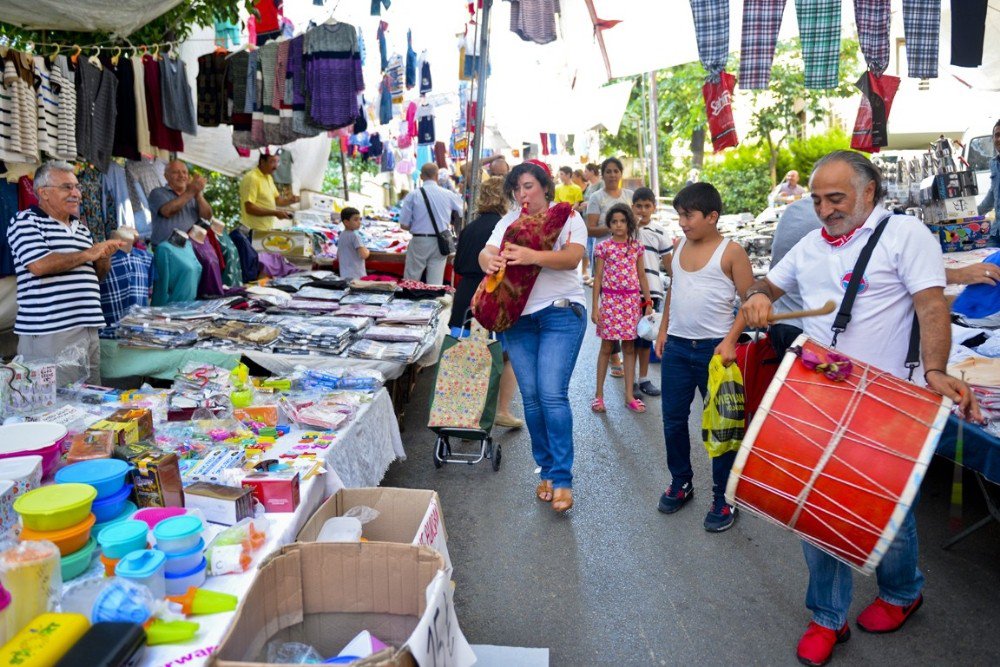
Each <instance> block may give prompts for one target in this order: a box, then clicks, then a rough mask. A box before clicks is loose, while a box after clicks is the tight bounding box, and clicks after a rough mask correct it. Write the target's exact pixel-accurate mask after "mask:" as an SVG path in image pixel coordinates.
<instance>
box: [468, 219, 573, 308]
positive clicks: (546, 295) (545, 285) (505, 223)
mask: <svg viewBox="0 0 1000 667" xmlns="http://www.w3.org/2000/svg"><path fill="white" fill-rule="evenodd" d="M551 206H554V204H550V207H551ZM519 217H521V212H520V210H514V211H511V212H510V213H508V214H507V215H505V216H504V217H502V218H500V222H498V223H497V226H496V227H494V228H493V234H491V235H490V239H489V240H488V241H487V242H486V245H491V246H493V247H494V248H499V247H500V244H501V243H503V235H504V234H505V233H506V232H507V228H508V227H510V226H511V224H512V223H513V222H514V221H515V220H517V219H518V218H519ZM567 243H576V244H577V245H580V246H581V247H584V248H586V244H587V225H585V224H584V222H583V218H581V217H580V214H579V213H576V212H574V213H573V214H572V215H571V216H570V217H569V219H568V220H566V224H565V225H564V226H563V229H562V231H561V232H560V233H559V236H558V238H556V243H555V245H554V246H553V247H552V249H553V250H560V249H561V248H562V247H563V246H564V245H566V244H567ZM556 299H569V300H570V301H575V302H576V303H579V304H581V305H586V303H587V302H586V300H585V299H584V298H583V280H582V277H581V275H580V272H579V271H577V270H576V268H575V267H574V268H572V269H569V270H567V271H561V270H557V269H547V268H542V270H541V272H540V273H539V274H538V278H537V279H536V280H535V285H534V287H532V288H531V294H530V295H529V296H528V303H527V304H525V306H524V311H523V312H522V315H530V314H531V313H537V312H538V311H539V310H542V309H543V308H547V307H549V306H551V305H552V302H553V301H555V300H556Z"/></svg>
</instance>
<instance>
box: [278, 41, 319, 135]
mask: <svg viewBox="0 0 1000 667" xmlns="http://www.w3.org/2000/svg"><path fill="white" fill-rule="evenodd" d="M304 47H305V35H299V36H298V37H294V38H293V39H292V40H291V41H290V42H289V44H288V72H287V73H286V75H285V101H286V102H288V103H289V104H291V105H292V130H293V131H294V132H295V134H296V135H298V136H300V137H314V136H316V135H317V134H319V133H320V132H322V129H320V128H318V127H315V126H314V125H312V124H311V123H310V122H309V118H308V116H309V114H308V113H307V111H306V70H305V54H304V52H303V48H304Z"/></svg>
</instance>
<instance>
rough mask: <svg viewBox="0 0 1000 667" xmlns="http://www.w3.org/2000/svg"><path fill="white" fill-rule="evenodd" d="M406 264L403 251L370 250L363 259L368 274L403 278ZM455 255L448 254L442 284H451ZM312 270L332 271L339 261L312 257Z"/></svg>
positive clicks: (336, 267)
mask: <svg viewBox="0 0 1000 667" xmlns="http://www.w3.org/2000/svg"><path fill="white" fill-rule="evenodd" d="M405 264H406V253H405V252H375V251H372V252H371V253H370V254H369V255H368V259H366V260H365V269H367V271H368V273H369V274H376V273H382V274H385V275H388V276H395V277H397V278H399V279H402V278H403V269H404V266H405ZM454 264H455V256H454V255H448V261H447V263H446V264H445V266H444V284H445V285H451V284H452V278H453V274H454ZM312 268H313V271H321V270H322V271H334V272H337V271H339V269H340V262H339V261H337V260H335V259H334V260H330V259H314V260H313V265H312Z"/></svg>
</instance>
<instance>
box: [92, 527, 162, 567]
mask: <svg viewBox="0 0 1000 667" xmlns="http://www.w3.org/2000/svg"><path fill="white" fill-rule="evenodd" d="M148 538H149V527H148V526H147V525H146V524H145V522H143V521H136V520H134V519H126V520H125V521H119V522H118V523H116V524H114V525H111V526H108V527H107V528H105V529H104V530H102V531H101V532H100V534H98V536H97V542H98V544H100V545H101V552H102V553H103V554H104V555H105V556H107V557H108V558H109V559H117V558H122V557H124V556H127V555H128V554H130V553H132V552H133V551H142V550H143V549H145V548H146V546H147V544H146V541H147V540H148Z"/></svg>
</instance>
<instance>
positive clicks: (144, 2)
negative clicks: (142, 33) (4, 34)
mask: <svg viewBox="0 0 1000 667" xmlns="http://www.w3.org/2000/svg"><path fill="white" fill-rule="evenodd" d="M183 1H184V0H87V2H72V3H68V2H66V0H5V1H4V3H3V11H2V14H0V20H3V22H4V23H10V24H11V25H16V26H19V27H21V28H25V29H28V30H69V31H71V32H107V33H112V34H115V35H118V36H120V37H127V36H128V35H130V34H132V33H133V32H135V31H136V30H138V29H139V28H141V27H142V26H144V25H146V24H147V23H149V22H150V21H152V20H154V19H156V18H157V17H159V16H162V15H163V14H164V13H166V12H167V11H169V10H171V9H173V8H174V7H176V6H177V5H179V4H181V2H183Z"/></svg>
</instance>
